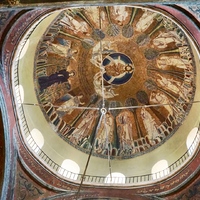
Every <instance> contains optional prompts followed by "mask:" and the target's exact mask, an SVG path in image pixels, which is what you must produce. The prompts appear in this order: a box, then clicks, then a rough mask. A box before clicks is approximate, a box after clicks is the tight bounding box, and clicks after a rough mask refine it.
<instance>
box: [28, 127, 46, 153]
mask: <svg viewBox="0 0 200 200" xmlns="http://www.w3.org/2000/svg"><path fill="white" fill-rule="evenodd" d="M27 141H28V143H29V145H30V146H31V148H32V149H33V151H35V152H36V153H38V152H39V150H40V149H41V148H42V147H43V145H44V137H43V135H42V133H41V132H40V131H39V130H38V129H36V128H34V129H33V130H32V131H31V135H29V136H28V137H27Z"/></svg>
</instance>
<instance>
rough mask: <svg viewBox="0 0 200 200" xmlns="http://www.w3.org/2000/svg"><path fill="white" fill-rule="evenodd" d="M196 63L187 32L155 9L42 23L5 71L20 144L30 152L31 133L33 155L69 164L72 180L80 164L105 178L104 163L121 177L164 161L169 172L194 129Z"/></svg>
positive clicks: (77, 11)
mask: <svg viewBox="0 0 200 200" xmlns="http://www.w3.org/2000/svg"><path fill="white" fill-rule="evenodd" d="M198 56H199V55H198V51H197V49H196V46H195V41H193V38H191V37H190V36H189V34H188V31H187V29H185V28H184V27H183V26H182V25H181V24H179V23H178V21H176V20H175V19H174V18H173V17H172V16H171V15H169V14H166V13H165V12H164V11H162V10H161V9H158V8H157V9H152V8H151V7H148V6H146V7H142V6H120V5H115V6H106V7H103V6H91V7H90V6H88V7H76V8H72V7H71V8H64V9H58V10H54V11H51V12H49V13H47V14H44V15H43V17H41V18H40V19H38V20H37V21H35V23H34V24H32V26H30V28H29V30H28V31H27V32H26V33H25V34H24V36H23V39H22V40H21V42H20V44H19V45H18V48H17V50H16V54H15V61H16V62H14V64H13V74H12V75H13V81H15V78H16V79H17V80H18V85H16V84H15V83H16V82H14V83H13V90H14V95H15V97H16V103H17V105H18V109H19V110H18V114H19V116H20V117H19V118H20V120H21V121H20V123H21V125H22V136H23V138H24V140H25V142H26V143H27V146H31V148H32V149H33V148H35V145H32V143H34V142H36V141H34V138H32V137H30V133H29V130H37V131H38V132H40V133H41V135H42V138H43V139H44V143H43V145H42V147H41V148H40V151H41V152H44V154H45V155H46V156H47V157H48V158H50V159H51V160H52V162H55V163H56V164H58V165H59V166H61V165H62V162H63V160H71V161H72V162H74V163H76V164H77V166H79V167H80V173H84V167H83V166H85V163H86V160H87V159H88V156H89V159H90V156H91V163H92V165H91V166H89V169H88V170H89V172H88V173H89V174H91V175H99V176H105V177H106V176H107V174H108V172H107V168H108V167H107V160H109V162H110V161H112V169H113V170H114V171H116V172H119V173H122V174H124V175H125V177H127V176H132V175H137V172H138V173H139V174H148V173H151V168H152V167H153V166H154V164H155V163H156V162H158V161H159V160H164V159H165V158H163V157H164V156H167V157H168V158H169V159H166V160H167V161H168V163H169V165H170V164H171V163H173V162H174V160H175V159H176V158H177V156H174V155H180V154H181V153H183V151H185V150H186V149H187V147H186V143H185V141H186V138H187V134H188V133H189V131H190V130H191V129H192V128H193V127H196V126H197V123H198V120H199V117H198V112H199V108H198V106H197V104H195V103H198V99H199V94H198V92H196V91H198V88H199V81H198V77H197V74H198V73H199V69H198V68H197V67H196V65H197V63H198ZM27 66H29V67H27ZM16 71H17V73H16ZM16 74H17V75H18V76H17V77H16ZM20 101H21V103H20ZM194 116H196V117H194ZM24 121H26V122H24ZM188 122H190V123H189V125H188ZM24 123H25V124H26V125H24ZM24 127H25V128H24ZM26 127H27V128H26ZM183 130H184V133H183ZM171 138H173V140H171ZM174 141H176V143H177V145H178V146H180V148H179V149H178V151H177V148H176V145H174ZM33 150H34V149H33ZM40 151H38V148H37V155H36V156H41V155H43V154H42V153H40ZM33 152H36V150H34V151H33ZM174 153H175V154H174ZM181 155H182V154H181ZM149 157H150V158H152V159H150V160H149V159H148V158H149ZM122 163H123V165H122ZM133 163H138V165H137V166H135V165H133ZM97 165H99V166H100V167H99V171H98V174H96V173H97V172H96V167H97ZM131 166H132V168H131ZM130 168H131V169H132V170H130ZM105 169H106V170H105ZM59 170H60V171H62V170H63V171H64V170H65V169H59ZM59 170H57V171H58V172H59ZM110 174H111V172H110ZM59 175H60V174H59V173H58V176H59Z"/></svg>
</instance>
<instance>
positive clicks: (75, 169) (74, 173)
mask: <svg viewBox="0 0 200 200" xmlns="http://www.w3.org/2000/svg"><path fill="white" fill-rule="evenodd" d="M79 172H80V167H79V165H78V164H77V163H76V162H74V161H73V160H70V159H66V160H63V162H62V164H61V168H60V169H59V170H58V173H59V174H62V175H63V176H65V177H67V178H70V179H73V180H77V178H78V174H79Z"/></svg>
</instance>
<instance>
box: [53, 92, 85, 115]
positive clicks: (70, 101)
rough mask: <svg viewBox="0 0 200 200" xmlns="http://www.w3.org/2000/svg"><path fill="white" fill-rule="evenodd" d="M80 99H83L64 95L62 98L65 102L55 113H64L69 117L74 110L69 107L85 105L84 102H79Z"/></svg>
mask: <svg viewBox="0 0 200 200" xmlns="http://www.w3.org/2000/svg"><path fill="white" fill-rule="evenodd" d="M82 98H83V95H79V96H72V95H70V94H67V95H65V96H64V100H65V102H64V103H62V104H61V105H60V106H59V107H58V108H57V111H59V112H64V113H65V114H68V115H70V114H71V113H72V112H73V110H74V108H71V107H77V106H79V105H84V104H85V103H84V102H81V99H82ZM62 99H63V98H62Z"/></svg>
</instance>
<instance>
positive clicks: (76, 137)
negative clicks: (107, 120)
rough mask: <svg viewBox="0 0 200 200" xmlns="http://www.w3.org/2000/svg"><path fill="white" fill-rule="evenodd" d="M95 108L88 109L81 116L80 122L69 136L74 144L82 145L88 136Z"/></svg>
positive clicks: (94, 116)
mask: <svg viewBox="0 0 200 200" xmlns="http://www.w3.org/2000/svg"><path fill="white" fill-rule="evenodd" d="M96 112H97V111H96V110H90V111H88V112H86V113H85V114H84V115H83V116H82V121H81V123H80V124H79V125H78V126H77V128H76V129H75V130H74V131H73V133H72V134H71V135H70V136H69V140H70V141H71V142H72V143H73V144H76V145H82V144H83V143H84V142H85V141H86V140H87V139H88V138H89V136H90V134H91V131H92V125H93V124H94V121H95V119H96V116H97V115H96Z"/></svg>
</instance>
